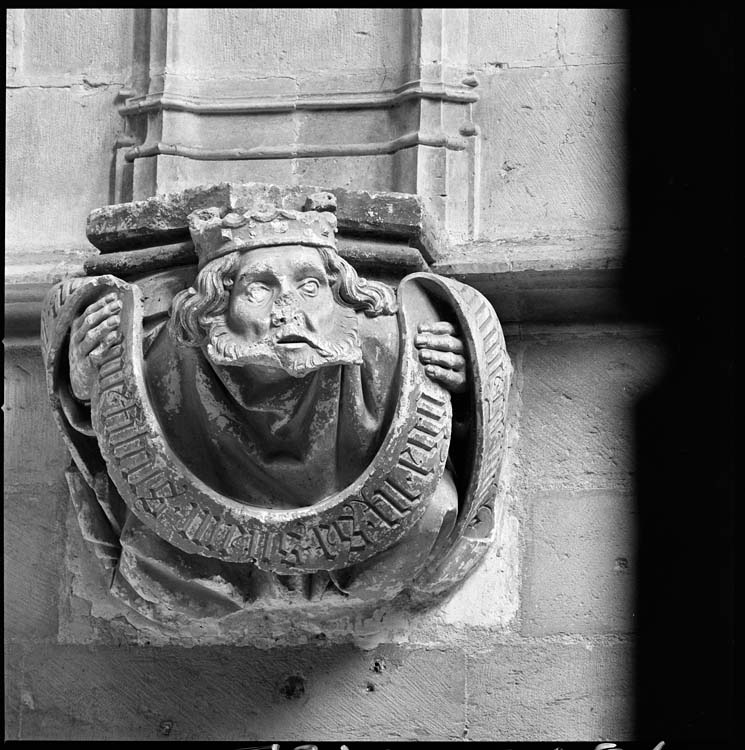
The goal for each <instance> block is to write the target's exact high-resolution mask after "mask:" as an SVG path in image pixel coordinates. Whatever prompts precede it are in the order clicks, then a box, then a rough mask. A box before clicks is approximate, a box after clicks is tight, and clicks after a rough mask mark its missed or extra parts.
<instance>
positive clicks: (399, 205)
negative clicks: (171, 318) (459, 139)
mask: <svg viewBox="0 0 745 750" xmlns="http://www.w3.org/2000/svg"><path fill="white" fill-rule="evenodd" d="M321 191H324V188H322V187H310V186H299V187H298V186H296V187H280V186H277V185H270V184H266V183H244V184H231V183H223V184H221V185H215V186H211V187H197V188H190V189H188V190H184V191H181V192H179V193H174V194H170V195H164V196H158V197H155V198H148V199H147V200H144V201H135V202H134V203H123V204H119V205H115V206H106V207H104V208H99V209H96V210H95V211H92V212H91V214H90V216H89V218H88V226H87V229H86V233H87V236H88V239H89V240H90V241H91V242H92V243H93V244H94V245H95V246H96V247H98V248H99V249H100V250H101V251H102V252H115V251H117V250H123V249H131V248H134V247H137V246H140V247H143V246H147V245H154V244H166V243H169V242H171V243H173V242H177V241H178V240H182V239H186V238H188V236H189V227H188V222H187V218H186V217H187V216H188V215H189V214H190V213H191V212H192V211H196V210H197V209H200V208H207V207H209V206H216V205H220V206H226V207H228V206H237V205H238V204H240V205H241V207H242V208H243V210H261V208H262V207H267V206H274V205H276V206H281V207H282V208H284V209H287V210H295V211H299V210H302V208H303V206H304V205H305V200H306V198H307V196H308V195H309V194H312V193H316V192H321ZM333 192H334V195H335V196H336V199H337V206H338V207H337V211H336V215H337V218H338V222H339V230H340V231H341V232H359V233H362V234H365V233H370V232H374V233H376V234H378V235H390V236H394V237H406V238H415V237H418V236H419V235H420V232H421V223H422V209H421V206H420V204H419V200H418V199H417V197H416V196H414V195H405V194H402V193H369V192H366V191H360V190H356V191H351V190H350V191H347V190H343V189H338V188H335V189H334V191H333Z"/></svg>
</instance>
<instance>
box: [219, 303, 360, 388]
mask: <svg viewBox="0 0 745 750" xmlns="http://www.w3.org/2000/svg"><path fill="white" fill-rule="evenodd" d="M207 338H208V343H207V357H208V358H209V359H210V361H211V362H212V363H213V364H215V365H220V366H223V367H243V366H245V365H249V366H256V367H268V368H271V369H280V370H284V372H286V373H287V374H288V375H291V376H292V377H295V378H302V377H305V376H306V375H308V374H309V373H311V372H314V371H315V370H318V369H320V368H321V367H328V366H330V365H359V364H362V348H361V346H360V339H359V333H358V331H357V314H356V313H355V312H354V310H352V309H344V310H343V311H340V312H339V314H337V315H336V316H335V324H334V326H333V328H332V330H331V331H329V333H328V334H326V335H321V334H318V333H316V332H314V331H311V330H309V329H308V328H307V327H306V326H305V325H303V324H301V323H299V322H292V323H288V324H286V325H284V326H282V327H281V328H278V329H276V330H274V331H272V332H271V333H270V334H269V335H267V336H265V337H264V338H261V339H259V340H258V341H255V342H248V341H246V340H245V338H243V337H242V336H240V335H238V334H236V333H234V332H233V331H231V330H230V328H229V327H228V325H227V322H226V320H225V318H224V317H220V318H218V319H216V320H213V321H212V322H211V323H210V324H209V330H208V337H207Z"/></svg>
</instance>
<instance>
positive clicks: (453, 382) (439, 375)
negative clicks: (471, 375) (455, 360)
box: [424, 365, 466, 393]
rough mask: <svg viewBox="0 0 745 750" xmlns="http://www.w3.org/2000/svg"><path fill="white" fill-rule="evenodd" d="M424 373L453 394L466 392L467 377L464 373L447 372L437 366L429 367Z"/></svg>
mask: <svg viewBox="0 0 745 750" xmlns="http://www.w3.org/2000/svg"><path fill="white" fill-rule="evenodd" d="M424 371H425V372H426V373H427V375H428V376H429V377H430V378H431V379H432V380H435V381H437V382H438V383H440V385H442V386H443V387H444V388H446V389H447V390H448V391H450V392H451V393H463V392H464V391H465V390H466V376H465V373H463V372H455V370H446V369H445V368H444V367H438V366H437V365H427V366H426V367H425V368H424Z"/></svg>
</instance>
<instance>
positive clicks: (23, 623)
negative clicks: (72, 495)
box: [3, 476, 67, 641]
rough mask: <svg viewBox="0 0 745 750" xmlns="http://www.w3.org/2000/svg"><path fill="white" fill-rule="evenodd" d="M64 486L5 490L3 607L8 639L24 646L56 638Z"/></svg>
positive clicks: (58, 481) (57, 480)
mask: <svg viewBox="0 0 745 750" xmlns="http://www.w3.org/2000/svg"><path fill="white" fill-rule="evenodd" d="M66 502H67V492H66V488H65V486H64V480H62V479H61V477H60V478H57V477H56V476H55V480H54V481H53V482H50V483H48V484H45V483H43V482H42V481H39V482H38V483H37V484H35V485H34V484H23V485H20V486H18V485H15V486H10V485H8V484H7V481H6V485H5V496H4V504H3V522H4V539H5V549H4V557H3V567H4V577H3V580H4V601H5V610H4V611H5V620H4V623H5V632H6V635H7V636H9V637H11V638H14V639H18V640H24V641H32V640H36V639H47V638H53V637H54V636H55V634H56V632H57V606H58V600H59V594H60V570H61V569H62V567H63V565H64V560H63V555H62V552H63V542H64V532H63V529H62V527H61V524H60V519H61V517H62V516H61V508H62V507H63V506H64V504H65V503H66Z"/></svg>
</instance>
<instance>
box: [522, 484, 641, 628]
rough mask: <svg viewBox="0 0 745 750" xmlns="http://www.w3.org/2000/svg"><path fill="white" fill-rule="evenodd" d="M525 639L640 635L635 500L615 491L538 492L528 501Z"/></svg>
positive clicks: (524, 612)
mask: <svg viewBox="0 0 745 750" xmlns="http://www.w3.org/2000/svg"><path fill="white" fill-rule="evenodd" d="M526 502H527V505H528V513H529V519H530V520H529V521H528V528H527V529H526V533H525V537H526V539H527V548H526V552H525V556H524V558H523V562H522V570H523V587H522V613H521V622H522V625H521V632H522V633H524V634H525V635H529V636H543V635H551V634H554V633H582V634H587V635H595V634H598V635H600V634H602V633H614V632H628V631H633V630H636V625H637V622H636V614H637V612H636V609H637V607H636V579H637V577H638V572H639V571H638V568H637V559H636V558H637V556H636V549H637V533H636V513H635V507H634V500H633V497H632V496H631V495H628V494H623V493H614V492H605V493H601V492H592V491H588V492H579V493H576V494H575V493H567V492H540V493H536V494H534V495H531V496H530V497H529V499H526Z"/></svg>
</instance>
